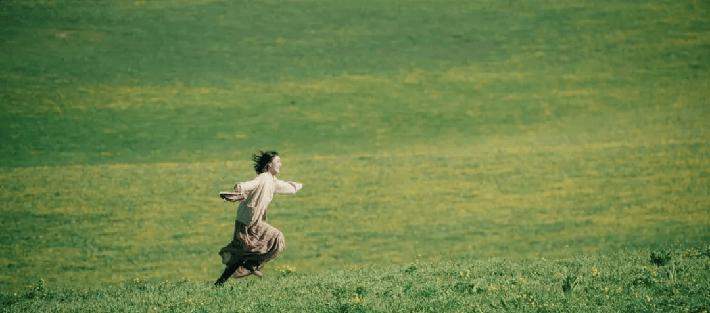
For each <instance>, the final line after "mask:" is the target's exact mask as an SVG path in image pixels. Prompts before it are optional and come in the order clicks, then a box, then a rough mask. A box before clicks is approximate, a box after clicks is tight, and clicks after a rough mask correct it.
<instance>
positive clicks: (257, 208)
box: [215, 151, 303, 285]
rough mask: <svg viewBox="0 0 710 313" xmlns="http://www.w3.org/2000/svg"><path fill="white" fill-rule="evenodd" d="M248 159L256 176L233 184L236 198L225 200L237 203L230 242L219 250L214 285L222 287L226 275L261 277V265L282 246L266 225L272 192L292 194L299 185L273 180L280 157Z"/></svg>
mask: <svg viewBox="0 0 710 313" xmlns="http://www.w3.org/2000/svg"><path fill="white" fill-rule="evenodd" d="M252 160H253V161H254V170H255V171H256V173H257V174H258V175H257V176H256V178H254V179H253V180H251V181H248V182H243V183H237V184H236V185H235V186H234V192H235V193H236V197H227V198H225V200H229V201H235V200H240V201H241V202H240V203H239V207H238V209H237V220H236V221H235V223H234V237H233V239H232V242H230V243H229V244H228V245H227V246H225V247H224V248H222V249H221V250H220V251H219V255H220V256H222V263H223V264H224V265H225V266H226V268H225V269H224V272H223V273H222V276H220V277H219V279H217V281H216V282H215V285H222V284H224V282H226V281H227V279H229V277H230V276H234V277H235V278H239V277H244V276H248V275H251V274H254V275H256V276H259V277H261V275H262V274H261V271H260V270H261V267H262V265H263V264H264V263H266V262H268V261H270V260H272V259H274V258H275V257H276V256H277V255H278V254H279V253H280V252H281V251H282V250H283V249H284V248H285V247H286V242H285V241H284V236H283V234H282V233H281V231H279V230H278V229H276V228H275V227H273V226H271V225H269V224H268V223H266V211H267V209H268V206H269V203H270V202H271V199H272V197H273V195H274V193H280V194H294V193H296V192H297V191H299V190H301V188H302V187H303V185H302V184H300V183H296V182H292V181H283V180H279V179H277V178H276V175H278V174H279V172H280V170H281V158H280V157H279V155H278V152H276V151H266V152H264V151H259V153H257V154H254V155H253V156H252Z"/></svg>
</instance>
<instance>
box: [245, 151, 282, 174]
mask: <svg viewBox="0 0 710 313" xmlns="http://www.w3.org/2000/svg"><path fill="white" fill-rule="evenodd" d="M277 155H279V153H278V152H276V151H261V150H259V152H258V153H254V154H253V155H252V156H251V160H252V161H254V170H255V171H256V173H257V174H261V173H263V172H266V166H268V165H269V163H270V162H271V160H273V159H274V157H275V156H277Z"/></svg>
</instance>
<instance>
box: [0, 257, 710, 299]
mask: <svg viewBox="0 0 710 313" xmlns="http://www.w3.org/2000/svg"><path fill="white" fill-rule="evenodd" d="M709 266H710V247H708V248H704V249H701V250H698V249H686V250H683V251H680V250H676V251H672V252H669V251H654V252H651V253H650V254H641V253H633V254H629V253H622V254H616V255H601V256H594V257H581V258H570V259H560V260H545V259H536V260H530V261H520V262H511V261H507V260H502V259H489V260H477V261H470V262H457V263H451V262H448V263H447V262H445V263H439V264H433V263H427V262H413V263H411V264H409V265H406V266H372V267H370V268H364V269H359V270H339V271H327V272H321V273H317V274H313V275H305V274H301V273H298V272H294V271H292V270H291V269H289V268H280V269H279V268H277V269H273V268H272V269H269V270H268V271H267V272H266V276H265V278H263V279H258V278H247V279H243V280H240V281H234V280H231V281H230V282H229V283H228V284H227V285H225V286H223V287H221V288H215V287H212V286H211V284H210V282H207V281H203V282H196V281H188V280H182V281H162V282H160V281H143V280H141V279H134V280H133V281H130V282H127V283H124V284H123V285H120V286H119V285H112V286H107V287H103V288H99V289H92V290H69V289H67V290H55V289H53V288H52V287H51V286H46V285H44V284H43V283H42V282H39V283H37V284H35V285H34V286H32V287H30V288H29V289H28V290H27V291H25V292H23V293H14V294H11V295H10V294H8V295H3V298H2V301H3V307H4V311H5V312H50V311H51V312H72V311H93V312H442V311H443V312H479V311H483V312H488V311H516V312H555V311H564V312H640V311H657V312H671V311H672V312H708V310H709V309H710V300H709V299H708V298H707V295H708V294H710V272H709V271H708V267H709Z"/></svg>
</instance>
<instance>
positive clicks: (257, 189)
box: [234, 172, 298, 225]
mask: <svg viewBox="0 0 710 313" xmlns="http://www.w3.org/2000/svg"><path fill="white" fill-rule="evenodd" d="M234 189H235V191H237V192H243V193H244V194H245V195H246V199H244V201H242V202H240V203H239V206H238V207H237V221H240V222H242V223H244V224H247V225H252V224H254V223H257V222H259V221H261V220H264V219H265V217H264V216H265V214H266V210H267V208H268V206H269V203H271V199H272V198H273V197H274V193H280V194H294V193H296V191H298V190H296V188H295V187H294V186H293V185H291V184H289V183H287V182H285V181H283V180H280V179H278V178H276V176H274V175H271V173H269V172H264V173H261V174H259V175H257V176H256V177H255V178H254V179H252V180H250V181H247V182H242V183H237V184H236V185H235V186H234Z"/></svg>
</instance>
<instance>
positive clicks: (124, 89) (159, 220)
mask: <svg viewBox="0 0 710 313" xmlns="http://www.w3.org/2000/svg"><path fill="white" fill-rule="evenodd" d="M709 12H710V4H709V3H708V2H705V1H650V2H644V1H642V2H621V3H620V2H618V1H586V2H578V1H407V2H402V1H376V0H367V1H288V2H282V1H105V2H89V1H9V0H5V1H2V2H0V56H1V57H0V228H1V229H3V231H2V232H0V250H2V251H3V252H2V254H0V289H2V290H15V289H19V288H23V287H24V286H26V285H27V284H29V283H31V282H34V281H37V280H38V279H39V278H43V279H45V280H46V281H47V282H48V283H49V284H51V285H59V286H69V287H76V286H93V285H97V284H101V283H117V282H122V281H126V280H130V279H134V278H142V279H166V280H172V279H182V278H187V279H195V280H211V279H214V278H216V277H217V276H218V274H219V273H220V272H221V270H222V265H221V263H220V258H219V256H218V255H217V251H218V250H219V248H220V247H222V246H223V245H224V244H226V243H228V242H229V240H230V239H231V237H232V231H233V221H234V218H235V207H234V205H233V204H229V203H225V202H223V201H221V200H220V199H219V198H218V197H217V193H218V192H219V191H222V190H229V189H230V188H231V187H232V186H233V184H234V183H235V182H239V181H245V180H249V179H251V178H253V177H254V175H255V173H254V172H253V169H252V168H251V163H250V157H251V154H252V153H254V152H256V151H257V150H259V149H269V150H271V149H274V150H277V151H279V152H280V154H281V156H282V161H283V167H282V173H281V178H282V179H288V180H295V181H299V182H302V183H303V184H304V189H303V190H302V191H300V192H299V193H298V194H296V195H294V196H282V195H280V196H276V197H275V199H274V202H272V204H271V206H270V209H269V218H270V223H272V224H273V225H274V226H276V227H277V228H279V229H281V230H282V231H283V233H284V234H285V237H286V243H287V249H286V251H285V253H284V254H283V255H281V257H280V258H278V259H277V260H275V261H273V262H272V263H269V264H268V265H267V274H268V270H269V267H270V268H272V269H274V268H276V269H278V268H289V269H290V270H295V271H298V272H318V271H323V270H328V269H343V268H345V269H347V268H360V267H363V266H369V265H378V264H403V263H406V262H410V261H412V260H415V259H418V260H427V261H433V262H437V261H445V260H462V259H485V258H490V257H502V258H507V259H531V258H541V257H544V258H557V257H567V256H577V255H592V254H594V255H596V254H604V253H611V252H613V251H618V250H648V249H654V248H659V247H667V246H673V247H681V248H683V247H698V246H704V245H707V243H708V242H709V241H710V231H709V230H710V213H708V207H710V198H709V197H708V192H709V191H710V179H709V178H708V175H709V171H710V161H709V159H708V153H709V152H710V146H709V145H708V142H709V141H708V139H709V136H710V135H709V134H708V121H709V120H710V103H708V98H709V96H710V93H708V90H710V74H709V73H710V53H708V52H709V51H710V50H709V49H710V16H709Z"/></svg>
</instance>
